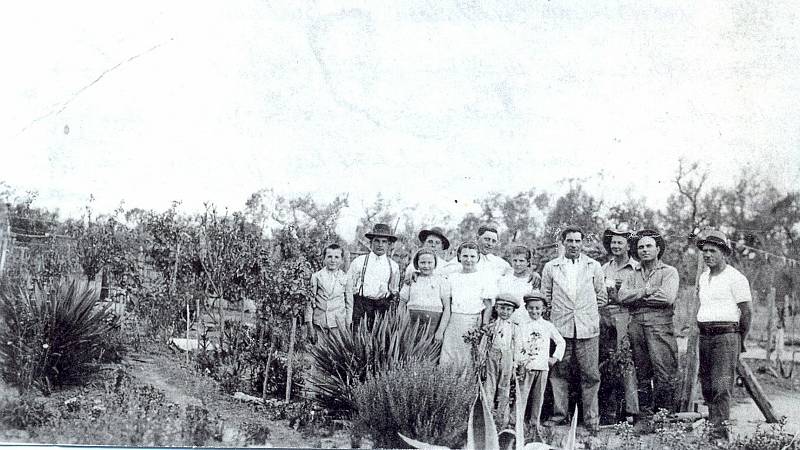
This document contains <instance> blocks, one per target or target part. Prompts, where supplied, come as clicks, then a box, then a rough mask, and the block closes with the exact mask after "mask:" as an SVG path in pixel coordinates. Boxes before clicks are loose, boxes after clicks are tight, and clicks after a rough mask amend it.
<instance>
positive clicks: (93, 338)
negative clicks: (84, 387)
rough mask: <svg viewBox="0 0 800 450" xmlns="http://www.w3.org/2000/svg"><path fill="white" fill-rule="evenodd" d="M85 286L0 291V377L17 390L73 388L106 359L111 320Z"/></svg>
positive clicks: (112, 328) (113, 326)
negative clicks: (0, 375) (68, 386)
mask: <svg viewBox="0 0 800 450" xmlns="http://www.w3.org/2000/svg"><path fill="white" fill-rule="evenodd" d="M96 298H97V294H96V293H95V292H94V291H93V290H91V289H89V288H88V287H87V286H86V285H85V284H79V283H76V282H74V281H73V282H71V283H69V284H65V283H61V284H60V285H59V286H58V287H57V288H56V289H54V290H52V291H47V292H45V291H43V290H41V289H36V290H34V291H33V292H29V291H28V290H26V289H23V288H22V287H20V286H10V285H4V286H2V287H0V315H1V316H2V325H1V326H0V359H2V368H1V369H0V374H2V376H3V379H4V380H6V382H8V383H9V384H12V385H16V386H19V387H20V388H22V389H23V390H27V389H28V388H30V387H38V388H39V389H41V390H43V391H45V392H47V391H49V390H50V388H51V387H52V386H59V385H64V384H74V383H76V382H78V381H80V380H81V378H82V377H83V376H84V375H86V374H88V373H91V372H92V371H93V368H94V367H95V364H96V363H97V362H99V361H100V359H101V358H102V357H103V356H104V354H106V352H107V348H108V344H109V342H113V339H111V337H112V334H113V333H114V332H115V330H116V329H117V326H116V317H115V316H114V314H113V313H112V312H111V311H110V310H109V309H108V308H101V307H98V306H97V302H96Z"/></svg>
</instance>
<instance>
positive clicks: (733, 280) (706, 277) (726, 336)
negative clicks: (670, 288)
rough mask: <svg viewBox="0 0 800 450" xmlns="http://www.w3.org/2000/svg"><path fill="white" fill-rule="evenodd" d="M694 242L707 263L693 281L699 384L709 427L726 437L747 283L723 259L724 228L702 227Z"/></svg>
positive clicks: (745, 320)
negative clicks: (697, 304) (704, 230)
mask: <svg viewBox="0 0 800 450" xmlns="http://www.w3.org/2000/svg"><path fill="white" fill-rule="evenodd" d="M697 247H698V248H699V249H700V250H701V251H702V252H703V261H705V263H706V266H708V268H707V269H706V270H705V271H703V273H702V274H701V275H700V279H699V280H698V283H697V289H698V291H697V296H698V298H699V299H700V308H699V309H698V310H697V325H698V327H699V328H700V371H699V376H700V384H701V385H702V387H703V398H704V399H705V402H706V405H708V418H709V420H710V421H711V423H712V424H713V425H714V428H715V430H714V431H715V433H716V434H717V435H718V436H719V437H721V438H723V439H726V440H727V439H728V438H729V434H728V429H727V427H726V426H725V421H727V420H728V419H729V418H730V408H731V407H730V400H731V396H732V395H733V383H734V380H736V365H737V362H738V361H739V352H740V349H742V348H743V345H742V343H743V342H744V340H745V338H746V337H747V331H748V330H749V329H750V318H751V311H750V303H751V302H752V298H751V294H750V283H749V282H748V281H747V278H745V276H744V275H742V273H741V272H739V271H738V270H736V269H735V268H733V267H731V266H730V265H728V263H727V261H726V258H727V257H728V256H729V255H730V254H731V247H730V245H729V244H728V238H727V236H725V233H722V232H720V231H716V230H711V231H708V232H707V233H706V234H705V237H703V238H702V239H699V240H698V241H697Z"/></svg>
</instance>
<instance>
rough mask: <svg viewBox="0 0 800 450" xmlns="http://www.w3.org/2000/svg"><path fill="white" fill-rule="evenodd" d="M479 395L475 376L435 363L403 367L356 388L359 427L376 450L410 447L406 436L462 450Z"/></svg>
mask: <svg viewBox="0 0 800 450" xmlns="http://www.w3.org/2000/svg"><path fill="white" fill-rule="evenodd" d="M476 392H477V381H476V379H475V377H474V376H472V374H471V373H461V374H459V373H456V372H453V371H451V370H448V369H446V368H442V367H440V366H438V365H437V364H436V363H435V362H432V361H425V360H423V361H409V362H401V363H398V364H396V365H395V366H394V367H393V368H391V369H387V370H382V371H380V372H378V373H377V374H376V375H373V376H370V377H369V378H368V379H367V381H365V382H364V383H363V384H361V385H359V386H357V387H356V388H355V389H354V396H355V403H356V407H357V408H358V414H357V416H356V419H355V426H356V427H357V429H359V430H360V431H361V432H363V433H366V434H369V435H370V436H371V437H372V438H373V440H374V441H375V445H376V447H381V448H397V447H405V446H406V444H405V443H404V442H403V441H402V440H400V439H399V436H398V435H397V433H398V432H401V433H403V434H404V435H406V436H410V437H413V438H414V439H417V440H419V441H422V442H426V443H428V444H436V445H444V446H448V447H450V448H461V447H460V446H462V445H463V444H464V442H465V441H466V430H467V419H468V417H469V408H470V405H471V404H472V402H473V401H474V400H475V393H476Z"/></svg>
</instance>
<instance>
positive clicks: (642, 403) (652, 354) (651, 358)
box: [628, 314, 678, 414]
mask: <svg viewBox="0 0 800 450" xmlns="http://www.w3.org/2000/svg"><path fill="white" fill-rule="evenodd" d="M628 337H629V338H630V342H631V351H632V352H633V362H634V364H635V365H636V379H637V382H638V385H639V410H640V413H642V414H652V413H653V412H655V411H657V410H659V409H666V410H667V411H670V412H674V411H675V387H676V386H677V382H678V341H677V339H675V331H674V330H673V326H672V318H671V317H670V318H669V321H668V322H667V321H666V320H665V318H663V317H649V316H648V315H647V314H643V315H640V316H633V317H631V323H630V324H629V325H628ZM651 379H652V388H651ZM651 400H652V403H651Z"/></svg>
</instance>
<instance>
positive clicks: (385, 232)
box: [364, 223, 397, 242]
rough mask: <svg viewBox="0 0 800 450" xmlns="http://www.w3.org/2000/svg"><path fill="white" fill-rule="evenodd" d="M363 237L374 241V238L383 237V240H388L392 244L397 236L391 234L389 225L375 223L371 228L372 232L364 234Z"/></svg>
mask: <svg viewBox="0 0 800 450" xmlns="http://www.w3.org/2000/svg"><path fill="white" fill-rule="evenodd" d="M364 236H365V237H366V238H367V239H374V238H376V237H385V238H388V239H389V241H391V242H394V241H396V240H397V236H395V235H394V234H392V230H391V228H389V225H386V224H385V223H376V224H375V225H374V226H373V227H372V231H370V232H368V233H365V234H364Z"/></svg>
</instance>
